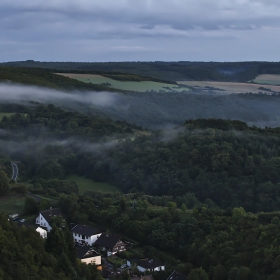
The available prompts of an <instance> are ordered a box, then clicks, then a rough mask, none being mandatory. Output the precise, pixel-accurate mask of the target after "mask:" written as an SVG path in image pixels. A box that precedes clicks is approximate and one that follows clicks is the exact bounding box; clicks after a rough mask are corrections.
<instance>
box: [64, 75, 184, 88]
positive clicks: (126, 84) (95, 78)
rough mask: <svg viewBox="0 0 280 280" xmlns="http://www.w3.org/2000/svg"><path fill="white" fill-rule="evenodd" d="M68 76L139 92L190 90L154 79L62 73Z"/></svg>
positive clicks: (82, 80)
mask: <svg viewBox="0 0 280 280" xmlns="http://www.w3.org/2000/svg"><path fill="white" fill-rule="evenodd" d="M60 75H63V76H65V77H68V78H72V79H76V80H78V81H80V82H84V83H92V84H98V85H106V86H108V87H111V88H115V89H119V90H127V91H137V92H146V91H152V90H153V91H157V92H159V91H165V92H182V91H189V89H188V88H187V87H186V86H182V85H176V84H168V83H161V82H154V81H139V82H136V81H118V80H114V79H111V78H108V77H104V76H101V75H94V74H74V73H73V74H71V73H69V74H68V73H60Z"/></svg>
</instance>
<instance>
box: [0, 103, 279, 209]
mask: <svg viewBox="0 0 280 280" xmlns="http://www.w3.org/2000/svg"><path fill="white" fill-rule="evenodd" d="M26 112H27V111H25V114H20V113H17V114H14V115H12V116H10V117H3V119H2V120H1V122H0V128H1V129H3V132H2V134H3V136H2V137H1V138H2V141H1V145H0V149H1V151H2V153H3V154H5V153H7V152H8V153H9V154H8V155H7V157H8V156H9V157H12V158H14V159H16V160H18V161H20V168H21V178H22V179H23V180H28V181H30V182H31V183H35V185H34V187H37V188H38V192H41V193H49V192H50V190H51V189H50V188H48V187H46V186H49V185H52V186H53V187H52V188H58V189H57V195H58V194H59V193H60V192H61V190H64V191H62V192H64V193H69V192H71V191H70V190H72V188H68V191H67V188H65V187H63V186H62V187H61V188H60V187H59V186H58V184H48V183H44V182H43V183H42V181H40V180H41V179H42V180H56V179H58V180H62V182H61V184H63V180H64V179H65V176H66V175H68V174H79V175H82V176H85V177H88V178H91V179H94V180H96V181H101V182H105V181H107V182H109V183H111V184H113V185H115V186H117V187H118V188H119V189H120V190H122V191H123V192H125V193H127V192H143V193H145V194H148V195H156V196H164V195H171V196H174V197H177V196H184V195H187V194H190V193H191V194H192V195H193V196H192V200H191V201H193V199H195V200H197V201H198V202H200V203H206V204H207V205H209V206H212V207H219V208H222V209H226V208H227V207H239V206H242V207H243V208H244V209H245V210H246V211H253V212H258V211H275V210H278V209H279V206H280V192H279V190H280V188H279V186H280V182H279V176H278V174H279V169H280V149H279V146H280V138H279V136H280V135H279V133H280V131H279V128H263V129H262V128H258V127H249V126H248V125H247V124H246V123H243V122H241V121H230V120H221V119H220V120H219V119H210V120H203V119H198V120H196V121H194V120H190V121H186V122H185V124H184V126H178V127H177V128H174V129H170V130H163V131H153V132H147V131H145V130H143V129H141V127H139V126H135V125H130V124H128V123H126V122H120V121H110V120H106V119H102V118H94V117H87V116H84V115H82V114H79V113H74V112H73V113H72V112H67V111H64V110H62V109H60V108H57V107H55V106H54V105H48V106H44V105H39V106H37V107H36V108H34V109H30V111H29V112H27V113H26ZM4 132H5V133H4ZM36 182H37V183H36ZM44 186H45V187H44ZM58 190H59V191H58ZM52 194H53V191H52ZM186 203H187V206H188V207H189V208H191V207H193V204H192V202H188V201H186Z"/></svg>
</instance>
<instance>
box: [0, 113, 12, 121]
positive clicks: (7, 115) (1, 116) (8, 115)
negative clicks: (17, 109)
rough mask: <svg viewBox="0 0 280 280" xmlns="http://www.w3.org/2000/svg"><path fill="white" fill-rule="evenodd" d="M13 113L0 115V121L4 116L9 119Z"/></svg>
mask: <svg viewBox="0 0 280 280" xmlns="http://www.w3.org/2000/svg"><path fill="white" fill-rule="evenodd" d="M14 114H15V113H0V121H1V120H2V119H3V117H4V116H6V117H10V116H12V115H14Z"/></svg>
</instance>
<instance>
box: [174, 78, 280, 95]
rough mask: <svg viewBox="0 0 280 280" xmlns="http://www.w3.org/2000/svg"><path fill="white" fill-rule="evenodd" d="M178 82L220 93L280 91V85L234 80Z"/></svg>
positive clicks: (197, 88)
mask: <svg viewBox="0 0 280 280" xmlns="http://www.w3.org/2000/svg"><path fill="white" fill-rule="evenodd" d="M177 83H178V84H183V85H187V86H190V87H193V88H194V89H196V90H201V91H205V92H206V91H209V90H211V91H213V92H215V93H219V94H231V93H247V92H251V93H259V92H262V93H271V91H272V92H280V86H275V85H265V87H262V86H261V85H260V84H253V83H234V82H208V81H178V82H177Z"/></svg>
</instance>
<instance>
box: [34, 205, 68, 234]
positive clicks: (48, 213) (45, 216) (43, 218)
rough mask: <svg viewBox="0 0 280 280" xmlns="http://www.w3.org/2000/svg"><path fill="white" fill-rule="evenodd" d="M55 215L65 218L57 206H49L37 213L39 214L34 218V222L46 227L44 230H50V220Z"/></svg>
mask: <svg viewBox="0 0 280 280" xmlns="http://www.w3.org/2000/svg"><path fill="white" fill-rule="evenodd" d="M55 216H61V217H62V218H63V219H64V218H65V217H64V215H63V213H62V212H61V210H60V209H59V208H53V209H52V207H51V208H50V209H49V210H44V211H41V212H40V213H39V216H38V217H37V218H36V224H37V225H40V226H41V227H44V228H46V230H47V231H48V232H50V231H51V229H52V227H51V226H50V221H51V219H52V218H53V217H55Z"/></svg>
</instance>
